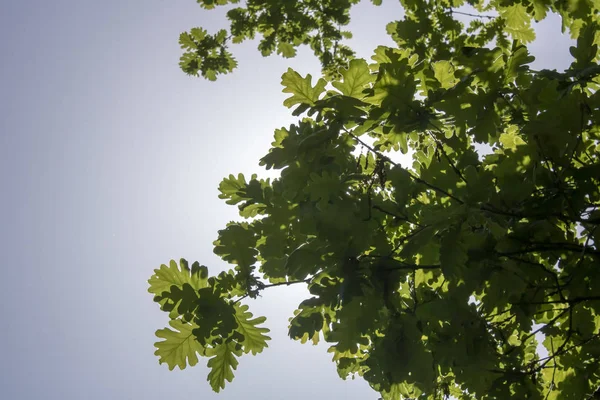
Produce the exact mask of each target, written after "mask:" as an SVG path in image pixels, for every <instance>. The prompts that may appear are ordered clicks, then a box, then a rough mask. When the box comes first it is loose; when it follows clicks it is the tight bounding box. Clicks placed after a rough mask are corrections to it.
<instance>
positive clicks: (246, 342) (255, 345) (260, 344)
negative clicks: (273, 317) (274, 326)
mask: <svg viewBox="0 0 600 400" xmlns="http://www.w3.org/2000/svg"><path fill="white" fill-rule="evenodd" d="M235 319H236V321H237V323H238V327H237V331H238V332H239V333H240V334H242V335H243V337H244V339H243V340H241V341H240V344H241V345H242V348H243V350H244V353H250V352H251V353H252V354H253V355H256V354H258V353H260V352H262V351H263V349H264V348H265V347H268V346H267V340H271V338H270V337H269V336H267V335H265V333H268V332H269V329H267V328H263V327H260V326H258V325H260V324H262V323H264V322H265V321H266V318H265V317H257V318H254V319H252V313H250V312H249V311H248V306H247V305H241V306H240V305H236V307H235Z"/></svg>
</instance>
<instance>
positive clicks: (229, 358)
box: [207, 342, 242, 393]
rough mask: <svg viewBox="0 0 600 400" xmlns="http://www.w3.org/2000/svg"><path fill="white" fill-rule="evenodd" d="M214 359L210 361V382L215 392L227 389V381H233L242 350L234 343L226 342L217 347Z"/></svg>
mask: <svg viewBox="0 0 600 400" xmlns="http://www.w3.org/2000/svg"><path fill="white" fill-rule="evenodd" d="M212 354H214V357H213V358H211V359H210V360H208V364H207V365H208V368H210V372H209V373H208V381H209V382H210V386H211V387H212V389H213V390H214V391H215V392H217V393H218V392H219V391H221V389H225V381H228V382H231V381H232V380H233V377H234V375H233V371H234V370H236V369H237V366H238V360H237V359H236V356H237V357H239V356H241V355H242V350H241V349H238V348H237V345H236V343H234V342H225V343H223V344H221V345H219V346H217V347H216V348H215V349H214V351H213V353H212Z"/></svg>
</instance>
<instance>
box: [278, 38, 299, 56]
mask: <svg viewBox="0 0 600 400" xmlns="http://www.w3.org/2000/svg"><path fill="white" fill-rule="evenodd" d="M277 54H281V55H282V56H283V57H285V58H292V57H295V56H296V48H295V47H294V46H293V45H292V44H290V43H285V42H279V43H278V44H277Z"/></svg>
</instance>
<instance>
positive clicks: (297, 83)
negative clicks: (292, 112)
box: [281, 68, 327, 108]
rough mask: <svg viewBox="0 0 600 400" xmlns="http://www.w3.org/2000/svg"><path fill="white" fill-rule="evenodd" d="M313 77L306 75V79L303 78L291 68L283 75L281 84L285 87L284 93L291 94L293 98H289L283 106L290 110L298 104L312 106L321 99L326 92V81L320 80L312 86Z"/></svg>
mask: <svg viewBox="0 0 600 400" xmlns="http://www.w3.org/2000/svg"><path fill="white" fill-rule="evenodd" d="M311 81H312V76H311V75H310V74H308V75H306V78H302V76H300V74H299V73H297V72H296V71H294V70H293V69H291V68H289V69H288V71H287V72H286V73H285V74H283V75H282V77H281V84H282V85H283V86H284V89H283V92H284V93H291V94H292V96H291V97H288V98H287V99H286V100H285V101H284V102H283V105H284V106H286V107H288V108H290V107H292V106H294V105H296V104H301V105H309V106H312V105H314V104H315V102H316V101H317V100H318V99H319V96H320V95H321V93H323V91H324V90H325V85H326V84H327V82H326V81H325V79H323V78H320V79H319V80H318V81H317V84H316V85H315V86H314V87H313V86H312V82H311Z"/></svg>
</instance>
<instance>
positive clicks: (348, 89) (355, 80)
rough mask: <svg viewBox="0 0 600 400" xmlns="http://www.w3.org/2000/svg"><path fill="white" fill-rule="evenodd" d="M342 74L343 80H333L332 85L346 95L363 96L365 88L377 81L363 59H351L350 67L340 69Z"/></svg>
mask: <svg viewBox="0 0 600 400" xmlns="http://www.w3.org/2000/svg"><path fill="white" fill-rule="evenodd" d="M340 75H341V76H342V78H343V80H342V81H335V82H332V85H333V87H335V88H336V89H338V90H339V91H340V92H341V93H342V94H343V95H344V96H350V97H356V98H362V97H363V96H364V94H363V91H364V90H365V88H367V87H369V85H370V84H371V83H373V82H374V81H375V77H374V76H373V75H372V74H371V71H370V70H369V66H368V65H367V62H366V61H365V60H362V59H354V60H352V61H350V66H349V67H348V69H343V68H342V69H340Z"/></svg>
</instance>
